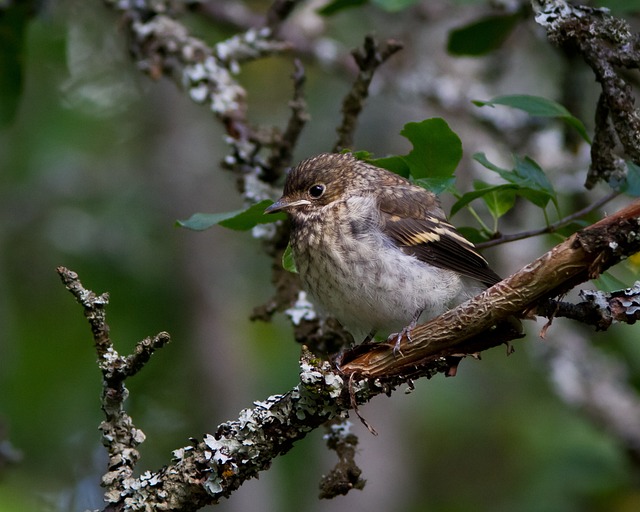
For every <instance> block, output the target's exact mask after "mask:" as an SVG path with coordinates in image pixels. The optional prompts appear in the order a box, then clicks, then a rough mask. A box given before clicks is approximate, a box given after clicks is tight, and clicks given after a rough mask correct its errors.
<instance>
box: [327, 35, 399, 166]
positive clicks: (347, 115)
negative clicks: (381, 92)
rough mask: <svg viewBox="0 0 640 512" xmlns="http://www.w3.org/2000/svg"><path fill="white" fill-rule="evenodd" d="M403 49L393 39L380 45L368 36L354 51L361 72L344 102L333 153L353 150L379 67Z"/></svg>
mask: <svg viewBox="0 0 640 512" xmlns="http://www.w3.org/2000/svg"><path fill="white" fill-rule="evenodd" d="M401 49H402V44H401V43H400V42H398V41H395V40H393V39H389V40H388V41H385V42H384V43H378V42H377V41H376V40H375V39H374V38H373V37H372V36H367V37H366V38H365V40H364V44H363V46H362V48H356V49H355V50H353V52H352V55H353V58H354V59H355V61H356V63H357V64H358V68H359V70H360V71H359V72H358V76H357V77H356V79H355V81H354V82H353V85H352V86H351V90H350V91H349V93H348V94H347V95H346V96H345V98H344V100H343V102H342V122H341V123H340V126H338V128H337V130H336V131H337V132H338V140H337V141H336V143H335V145H334V147H333V152H334V153H338V152H340V151H342V150H343V149H349V148H353V136H354V133H355V130H356V125H357V122H358V116H359V115H360V112H362V109H363V107H364V103H365V100H366V99H367V96H369V85H370V84H371V80H372V79H373V75H374V73H375V71H376V69H378V67H379V66H380V65H381V64H383V63H384V62H385V61H386V60H387V59H388V58H389V57H391V56H392V55H393V54H394V53H396V52H398V51H399V50H401Z"/></svg>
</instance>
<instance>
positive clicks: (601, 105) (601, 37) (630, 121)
mask: <svg viewBox="0 0 640 512" xmlns="http://www.w3.org/2000/svg"><path fill="white" fill-rule="evenodd" d="M531 3H532V5H533V9H534V11H535V14H536V21H537V22H538V23H539V24H540V25H542V26H544V27H545V28H546V30H547V35H548V38H549V40H550V41H551V42H552V43H554V44H555V45H557V46H559V47H561V48H565V49H567V50H570V51H571V52H576V53H577V54H578V55H580V56H582V58H583V59H584V61H585V62H586V63H587V64H588V65H589V67H590V68H591V69H592V71H593V73H594V74H595V77H596V80H597V81H598V82H599V83H600V85H601V87H602V93H601V96H600V100H599V102H598V109H597V112H596V126H595V135H594V139H593V144H592V146H591V158H592V161H591V168H590V171H589V174H588V176H587V181H586V184H585V185H586V187H587V188H593V187H594V186H595V185H596V183H597V182H598V181H601V180H602V181H608V182H611V183H612V184H614V185H615V184H617V183H620V182H622V181H623V180H624V177H625V173H626V167H625V164H624V160H623V159H622V158H620V157H619V156H617V155H616V153H615V150H616V146H617V145H618V144H620V145H621V146H622V149H623V151H624V155H625V156H626V158H628V159H630V160H632V161H633V162H634V163H636V164H640V113H639V111H638V109H637V108H636V107H635V99H634V95H633V92H632V88H631V86H630V85H629V83H628V82H627V80H625V78H624V76H623V75H622V73H621V72H620V69H621V68H627V69H638V67H639V66H640V36H639V35H638V34H634V33H633V32H632V31H631V29H630V27H629V25H628V24H627V23H626V22H625V21H623V20H621V19H619V18H614V17H613V16H610V15H609V13H608V10H607V9H596V8H592V7H586V6H573V5H570V4H568V3H567V2H566V1H565V0H532V2H531Z"/></svg>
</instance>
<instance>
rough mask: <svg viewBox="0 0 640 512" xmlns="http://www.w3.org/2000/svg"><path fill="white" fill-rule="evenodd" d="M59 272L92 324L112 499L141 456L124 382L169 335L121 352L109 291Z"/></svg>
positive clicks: (141, 435)
mask: <svg viewBox="0 0 640 512" xmlns="http://www.w3.org/2000/svg"><path fill="white" fill-rule="evenodd" d="M57 271H58V275H59V276H60V278H61V279H62V282H63V283H64V285H65V287H66V288H67V290H69V291H70V292H71V293H72V294H73V296H74V297H75V298H76V300H77V301H78V303H79V304H80V305H81V306H82V307H83V309H84V313H85V316H86V318H87V320H88V321H89V325H90V326H91V332H92V334H93V341H94V345H95V347H96V352H97V354H98V366H99V368H100V370H101V371H102V397H101V404H102V410H103V412H104V414H105V420H104V421H103V422H102V423H101V424H100V430H101V431H102V444H104V446H105V447H106V448H107V453H108V457H109V462H108V466H107V471H106V472H105V474H104V475H103V476H102V486H103V487H105V488H106V491H105V500H106V501H107V502H111V503H115V502H118V501H120V500H121V498H122V497H123V496H125V495H126V491H127V488H128V486H129V485H130V482H132V481H133V480H134V479H133V478H132V477H133V473H134V470H135V467H136V464H137V462H138V459H139V458H140V453H139V452H138V450H137V446H138V445H139V444H140V443H142V442H143V441H144V440H145V435H144V432H142V430H140V429H138V428H136V427H135V425H134V423H133V420H132V419H131V417H130V416H129V415H128V414H127V413H126V411H125V409H124V402H125V400H126V399H127V396H128V395H129V391H128V390H127V388H126V387H125V385H124V382H125V380H126V379H127V377H131V376H133V375H135V374H136V373H137V372H138V371H139V370H141V369H142V368H143V366H144V365H145V364H146V363H147V362H148V361H149V358H150V357H151V355H152V354H153V352H154V351H155V350H156V349H159V348H161V347H163V346H164V345H165V344H166V343H168V342H169V340H170V338H169V335H168V334H167V333H166V332H162V333H160V334H158V335H157V336H155V337H153V338H146V339H144V340H142V341H141V342H139V343H138V344H137V346H136V348H135V350H134V353H133V354H131V355H129V356H126V357H124V356H121V355H120V354H118V352H117V351H116V349H115V348H114V346H113V343H112V342H111V338H110V336H109V325H108V324H107V321H106V313H105V308H106V306H107V304H108V303H109V296H108V294H106V293H104V294H101V295H96V294H95V293H94V292H92V291H91V290H88V289H86V288H85V287H84V286H83V285H82V283H81V282H80V280H79V279H78V275H77V274H76V273H75V272H73V271H71V270H69V269H66V268H64V267H58V269H57Z"/></svg>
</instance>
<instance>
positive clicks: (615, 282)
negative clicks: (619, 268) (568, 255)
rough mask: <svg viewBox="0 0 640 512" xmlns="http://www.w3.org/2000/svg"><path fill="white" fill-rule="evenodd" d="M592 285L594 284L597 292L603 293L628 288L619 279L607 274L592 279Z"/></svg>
mask: <svg viewBox="0 0 640 512" xmlns="http://www.w3.org/2000/svg"><path fill="white" fill-rule="evenodd" d="M593 284H595V286H596V288H598V290H601V291H603V292H615V291H618V290H624V289H625V288H628V287H629V285H628V284H627V283H624V282H623V281H620V279H618V278H617V277H615V276H613V275H611V274H610V273H609V272H603V273H602V274H600V275H599V276H598V277H597V278H596V279H593Z"/></svg>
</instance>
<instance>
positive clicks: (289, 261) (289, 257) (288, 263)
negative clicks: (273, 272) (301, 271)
mask: <svg viewBox="0 0 640 512" xmlns="http://www.w3.org/2000/svg"><path fill="white" fill-rule="evenodd" d="M282 268H284V269H285V270H287V271H288V272H291V273H292V274H297V273H298V269H297V268H296V262H295V260H294V259H293V251H292V250H291V244H289V245H287V248H286V249H285V250H284V253H283V254H282Z"/></svg>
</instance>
